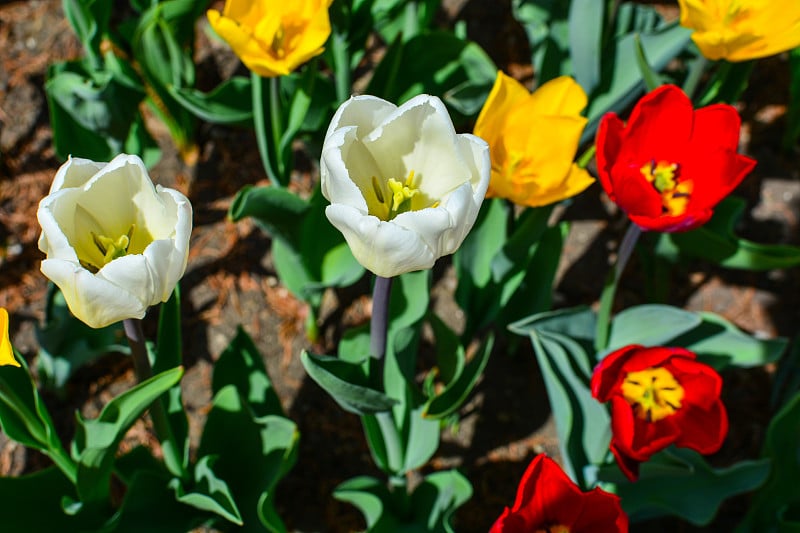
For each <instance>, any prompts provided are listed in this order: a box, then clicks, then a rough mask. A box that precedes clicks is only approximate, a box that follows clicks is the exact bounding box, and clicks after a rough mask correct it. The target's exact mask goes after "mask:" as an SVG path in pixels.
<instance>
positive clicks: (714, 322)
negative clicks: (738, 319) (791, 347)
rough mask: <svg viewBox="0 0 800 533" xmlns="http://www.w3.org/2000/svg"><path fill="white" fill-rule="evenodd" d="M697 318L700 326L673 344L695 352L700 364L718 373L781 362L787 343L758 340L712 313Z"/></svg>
mask: <svg viewBox="0 0 800 533" xmlns="http://www.w3.org/2000/svg"><path fill="white" fill-rule="evenodd" d="M698 316H699V317H700V318H701V319H702V323H701V324H700V325H699V326H698V327H696V328H695V329H693V330H691V331H689V332H687V333H685V334H684V335H682V336H681V337H679V338H677V339H674V340H673V341H672V343H673V344H674V345H676V346H683V347H684V348H687V349H689V350H691V351H693V352H695V353H696V354H697V355H698V356H699V358H700V359H701V360H702V361H704V362H706V363H708V364H710V365H712V366H714V367H715V368H717V369H721V368H724V367H726V366H738V367H742V368H751V367H757V366H764V365H766V364H768V363H773V362H775V361H777V360H778V359H780V357H781V354H783V352H784V351H785V350H786V346H787V344H788V340H787V339H785V338H782V337H778V338H775V339H758V338H756V337H753V336H751V335H748V334H746V333H743V332H742V331H741V330H740V329H739V328H737V327H736V326H735V325H733V324H731V323H730V322H728V321H727V320H725V319H724V318H722V317H721V316H719V315H715V314H714V313H702V312H701V313H698Z"/></svg>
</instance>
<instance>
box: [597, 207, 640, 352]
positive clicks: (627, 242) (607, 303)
mask: <svg viewBox="0 0 800 533" xmlns="http://www.w3.org/2000/svg"><path fill="white" fill-rule="evenodd" d="M641 234H642V230H641V229H640V228H639V226H637V225H636V224H633V223H631V224H630V225H629V226H628V230H627V231H626V232H625V236H624V237H623V238H622V243H620V245H619V250H618V251H617V261H616V264H615V265H614V268H612V269H611V271H609V273H608V277H607V278H606V282H605V285H604V286H603V294H602V295H601V296H600V308H599V309H598V310H597V329H596V333H595V339H594V347H595V350H596V351H598V352H601V351H603V350H605V349H606V347H607V346H608V335H609V333H610V329H611V309H612V307H613V306H614V296H615V295H616V293H617V285H618V284H619V280H620V278H621V277H622V272H623V271H624V270H625V266H626V265H627V264H628V260H629V259H630V258H631V253H632V252H633V249H634V247H635V246H636V241H637V240H639V235H641Z"/></svg>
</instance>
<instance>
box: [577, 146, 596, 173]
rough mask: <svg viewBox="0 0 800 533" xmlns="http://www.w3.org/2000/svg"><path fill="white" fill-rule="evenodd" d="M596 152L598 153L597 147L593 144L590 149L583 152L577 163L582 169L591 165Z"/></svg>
mask: <svg viewBox="0 0 800 533" xmlns="http://www.w3.org/2000/svg"><path fill="white" fill-rule="evenodd" d="M596 151H597V145H595V144H594V143H592V145H591V146H590V147H589V148H587V149H586V151H585V152H583V153H582V154H581V156H580V157H579V158H578V161H577V163H578V166H579V167H580V168H586V167H587V166H588V165H589V162H590V161H591V160H592V158H593V157H594V153H595V152H596Z"/></svg>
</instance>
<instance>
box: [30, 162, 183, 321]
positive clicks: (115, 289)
mask: <svg viewBox="0 0 800 533" xmlns="http://www.w3.org/2000/svg"><path fill="white" fill-rule="evenodd" d="M37 217H38V219H39V224H40V225H41V226H42V235H41V237H40V238H39V249H40V250H41V251H42V252H44V253H45V254H46V255H47V258H46V259H44V260H43V261H42V267H41V269H42V273H44V275H45V276H47V277H48V278H50V279H51V280H52V281H53V283H55V284H56V285H58V287H59V288H60V289H61V291H62V293H63V294H64V298H65V300H66V302H67V305H68V306H69V308H70V311H72V314H74V315H75V316H76V317H78V318H79V319H80V320H82V321H83V322H85V323H86V324H88V325H89V326H91V327H93V328H100V327H103V326H107V325H109V324H112V323H114V322H117V321H119V320H123V319H126V318H142V317H144V315H145V313H146V311H147V308H148V307H149V306H151V305H155V304H157V303H159V302H165V301H167V299H168V298H169V297H170V294H172V290H173V289H174V288H175V285H176V284H177V283H178V280H179V279H180V278H181V276H183V273H184V272H185V270H186V262H187V259H188V256H189V235H190V233H191V231H192V206H191V204H190V203H189V200H188V199H187V198H186V197H185V196H184V195H183V194H181V193H179V192H178V191H176V190H173V189H168V188H165V187H161V186H160V185H155V186H154V185H153V182H152V181H151V180H150V177H149V176H148V174H147V169H146V168H145V166H144V163H143V162H142V160H141V159H139V157H137V156H135V155H124V154H123V155H120V156H117V157H115V158H114V160H113V161H111V162H110V163H96V162H94V161H90V160H88V159H80V158H70V159H69V160H68V161H67V162H66V163H64V164H63V165H62V166H61V168H59V169H58V172H57V173H56V176H55V179H54V180H53V185H52V186H51V188H50V194H48V195H47V196H46V197H45V198H44V199H42V201H41V202H39V211H38V213H37Z"/></svg>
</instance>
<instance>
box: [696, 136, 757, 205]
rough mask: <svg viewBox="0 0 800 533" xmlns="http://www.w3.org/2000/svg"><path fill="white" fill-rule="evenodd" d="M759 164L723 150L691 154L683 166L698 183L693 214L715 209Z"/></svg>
mask: <svg viewBox="0 0 800 533" xmlns="http://www.w3.org/2000/svg"><path fill="white" fill-rule="evenodd" d="M755 165H756V161H755V160H754V159H750V158H749V157H746V156H743V155H740V154H737V153H736V152H733V151H729V150H726V149H722V148H717V149H713V148H712V149H707V150H704V151H698V152H693V153H691V154H687V157H686V158H685V159H684V162H683V166H682V167H681V169H682V171H683V173H684V174H683V175H684V176H685V177H686V178H687V179H691V180H692V181H693V183H694V190H693V191H692V198H691V200H690V202H689V208H688V209H689V210H690V211H699V210H705V209H711V208H713V207H714V206H715V205H717V204H718V203H719V202H720V200H722V199H723V198H725V197H726V196H727V195H728V194H730V193H731V191H733V189H735V188H736V186H737V185H739V183H741V181H742V180H743V179H744V178H745V176H747V174H748V173H750V171H751V170H753V167H755Z"/></svg>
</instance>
